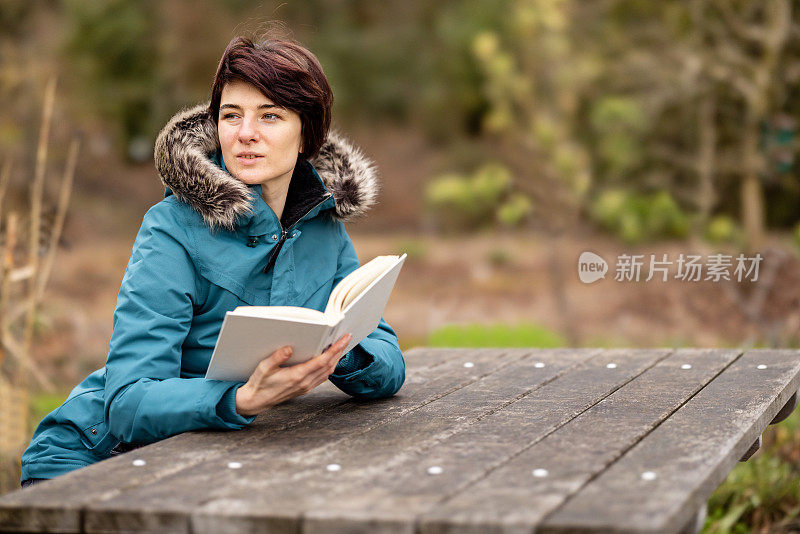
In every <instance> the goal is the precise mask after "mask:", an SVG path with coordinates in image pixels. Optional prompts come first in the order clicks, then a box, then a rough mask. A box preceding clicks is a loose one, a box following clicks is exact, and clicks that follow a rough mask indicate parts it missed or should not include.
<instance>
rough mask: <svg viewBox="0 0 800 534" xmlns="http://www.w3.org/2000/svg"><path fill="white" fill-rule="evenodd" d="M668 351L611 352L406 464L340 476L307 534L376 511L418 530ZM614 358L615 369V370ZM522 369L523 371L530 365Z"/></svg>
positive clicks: (374, 515) (377, 516) (313, 511)
mask: <svg viewBox="0 0 800 534" xmlns="http://www.w3.org/2000/svg"><path fill="white" fill-rule="evenodd" d="M668 352H669V351H668V350H640V351H607V352H605V353H603V354H601V355H599V356H597V357H595V358H592V359H591V360H589V361H587V362H584V363H581V364H580V365H577V366H575V367H574V368H572V369H570V370H569V372H567V373H564V374H563V375H561V376H559V377H558V379H556V380H553V381H551V382H549V383H546V384H544V385H543V386H542V387H539V388H536V389H532V390H531V391H529V392H528V394H527V395H525V396H521V397H519V398H517V399H515V401H514V402H513V403H509V404H508V405H506V406H504V407H503V408H502V409H500V410H497V411H495V412H493V413H491V414H488V415H487V416H486V417H484V418H481V419H479V420H476V421H474V422H472V424H470V425H469V426H466V427H465V428H464V429H463V430H462V431H460V432H459V433H457V434H454V435H452V436H450V437H449V438H447V439H446V440H442V441H441V442H439V443H437V444H435V446H433V447H430V448H428V449H427V450H423V451H420V452H419V453H418V454H416V455H415V456H413V457H411V458H408V460H407V461H406V462H404V463H403V464H402V465H398V466H396V467H395V468H393V469H391V470H384V471H381V472H379V473H376V474H375V475H373V476H368V475H369V473H364V474H361V473H359V472H358V471H354V472H353V473H352V476H351V477H349V478H347V479H345V480H341V481H340V483H341V484H343V487H344V489H345V491H341V492H338V493H335V494H333V495H329V494H328V493H327V492H326V493H325V495H326V499H325V500H324V502H323V503H321V504H320V505H319V506H315V507H311V508H310V510H309V511H308V513H307V514H306V515H305V518H304V524H303V532H308V533H322V532H325V533H328V532H330V533H337V532H349V531H350V529H352V528H353V527H354V526H355V525H357V524H359V523H360V522H361V521H362V520H363V518H364V517H370V519H371V520H372V521H373V524H381V521H383V522H384V524H383V529H382V531H383V532H413V531H414V530H415V522H416V519H417V517H418V516H419V515H421V514H423V513H424V512H426V511H430V510H436V509H438V508H439V504H438V503H439V502H440V501H441V500H443V499H444V498H446V497H447V496H449V495H453V494H456V493H459V492H461V491H465V488H470V489H468V490H466V491H470V492H471V485H472V484H474V483H475V482H476V481H478V480H481V479H484V478H485V477H486V476H487V473H492V472H494V471H495V470H498V469H499V468H500V466H503V465H504V464H506V463H508V462H509V460H510V459H512V458H515V457H516V456H518V455H519V454H520V453H522V452H524V451H525V450H526V449H528V448H530V447H531V446H532V445H533V444H535V443H537V442H540V441H542V440H547V439H548V437H549V436H551V435H553V433H554V432H555V433H557V432H559V430H558V429H559V428H561V427H562V426H564V425H566V424H569V422H570V421H571V420H573V419H574V418H575V417H576V416H579V414H581V413H585V411H586V410H588V409H591V407H593V406H595V405H596V404H597V403H598V402H601V401H602V399H605V398H607V397H608V395H610V394H613V392H614V391H617V390H618V388H620V387H623V386H624V385H625V384H626V383H628V382H630V381H631V380H634V379H635V377H637V376H639V375H640V374H641V373H642V372H645V371H646V370H647V369H649V368H650V367H651V366H652V365H654V364H655V363H656V362H658V361H659V360H661V359H662V358H664V357H665V356H666V355H667V354H668ZM609 364H616V367H613V368H609V367H608V365H609ZM519 371H520V375H521V376H524V374H525V373H524V370H523V369H519ZM430 466H438V467H440V468H441V469H442V472H441V473H440V474H438V475H435V476H434V475H429V474H428V472H427V469H428V468H429V467H430ZM478 504H479V505H485V506H489V507H491V503H486V502H481V501H480V500H479V501H478ZM528 504H529V503H527V502H525V503H524V504H523V505H522V507H523V508H524V507H525V506H527V505H528ZM400 518H405V521H406V525H405V528H397V526H398V523H399V520H400Z"/></svg>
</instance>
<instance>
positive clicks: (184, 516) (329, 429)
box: [86, 350, 530, 532]
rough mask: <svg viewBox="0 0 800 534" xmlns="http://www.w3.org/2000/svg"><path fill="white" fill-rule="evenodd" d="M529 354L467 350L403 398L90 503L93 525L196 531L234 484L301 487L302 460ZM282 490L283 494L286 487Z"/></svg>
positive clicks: (349, 406) (363, 404) (357, 407)
mask: <svg viewBox="0 0 800 534" xmlns="http://www.w3.org/2000/svg"><path fill="white" fill-rule="evenodd" d="M529 352H530V351H526V350H508V351H503V352H500V351H496V350H495V351H475V352H473V353H462V354H465V356H463V357H461V358H458V359H455V360H448V361H447V362H445V363H444V364H442V365H440V366H438V367H436V368H435V371H436V372H435V373H434V372H430V373H428V378H423V379H418V378H417V377H414V378H412V379H410V380H408V381H407V383H406V385H405V386H404V388H403V390H402V393H403V394H402V395H397V396H395V397H393V398H390V399H382V400H375V401H363V400H357V399H351V400H349V401H348V402H347V403H345V404H342V405H340V406H339V407H338V409H337V410H336V411H335V412H326V413H325V414H323V415H321V416H319V417H315V418H314V419H312V420H308V421H306V423H304V424H303V425H300V426H295V427H292V428H290V429H287V430H286V431H284V432H280V433H276V434H271V435H268V436H267V435H264V436H262V437H261V439H255V440H249V441H247V442H241V443H239V444H237V447H236V450H235V452H236V454H235V456H230V455H226V456H223V457H218V458H215V459H214V461H208V462H204V464H203V465H202V466H199V468H198V469H192V470H188V471H184V472H181V473H179V474H176V475H173V476H171V477H169V478H168V479H165V480H164V481H163V483H162V482H159V483H157V484H149V485H143V486H139V487H137V488H133V489H132V490H131V491H126V492H125V493H123V494H121V495H120V496H118V497H116V498H114V499H110V500H108V501H106V502H103V503H98V504H96V505H92V506H89V507H87V511H86V529H87V531H89V532H113V531H116V529H117V528H118V526H119V525H129V524H136V525H138V524H141V526H142V528H150V527H148V525H151V524H152V522H153V521H154V516H155V515H159V516H161V517H160V518H159V521H161V522H162V523H163V522H165V521H170V522H171V523H170V525H171V527H170V528H171V529H173V530H176V529H179V528H188V524H187V522H188V518H189V515H190V513H191V512H192V511H193V510H194V509H195V508H196V507H197V506H198V503H202V502H207V501H211V500H213V498H215V497H218V496H219V495H218V494H223V495H224V493H225V492H226V491H228V490H229V487H228V486H239V487H240V489H243V490H244V491H245V492H246V493H247V494H248V495H249V494H250V493H251V492H252V491H253V490H252V489H251V488H249V487H247V484H248V483H252V484H254V485H255V486H256V487H258V486H259V485H260V484H268V483H273V484H274V483H275V481H276V480H278V479H279V478H280V476H283V479H287V478H288V479H289V481H290V482H292V483H293V484H294V485H297V484H299V483H300V482H301V481H299V480H298V479H297V468H296V464H297V463H298V462H301V461H302V458H304V457H308V456H311V455H315V454H319V453H320V451H323V450H325V449H328V448H331V447H341V446H346V445H342V442H344V441H346V440H354V439H357V438H358V436H359V435H361V434H364V433H366V432H370V431H375V429H380V428H381V427H382V426H384V425H386V424H389V423H392V422H394V421H399V420H403V419H404V417H403V416H404V415H405V414H408V413H415V412H416V411H419V410H422V409H425V408H426V407H428V406H429V405H430V404H431V403H433V402H437V403H438V402H440V401H441V399H442V398H448V397H450V396H451V395H453V394H457V393H458V391H460V390H461V389H462V388H464V387H466V386H469V385H471V384H473V383H475V382H477V381H479V380H480V378H481V376H483V375H484V374H488V373H492V372H497V370H502V369H504V368H506V367H509V366H510V364H511V363H513V362H514V361H516V360H519V359H521V358H523V357H525V356H527V355H528V354H529ZM466 360H471V361H472V362H474V367H469V368H468V367H464V365H463V363H465V361H466ZM486 402H490V400H489V399H487V401H486ZM369 454H371V455H375V454H378V451H373V450H370V451H369ZM229 461H237V462H240V463H242V464H243V466H245V467H244V468H243V469H241V470H231V469H229V468H228V467H227V465H228V462H229ZM253 466H255V467H253ZM277 489H278V491H282V489H281V487H278V488H277ZM258 491H263V488H260V487H258ZM223 498H224V497H223ZM231 504H232V503H231ZM282 512H284V513H285V512H286V510H282ZM193 530H195V529H193Z"/></svg>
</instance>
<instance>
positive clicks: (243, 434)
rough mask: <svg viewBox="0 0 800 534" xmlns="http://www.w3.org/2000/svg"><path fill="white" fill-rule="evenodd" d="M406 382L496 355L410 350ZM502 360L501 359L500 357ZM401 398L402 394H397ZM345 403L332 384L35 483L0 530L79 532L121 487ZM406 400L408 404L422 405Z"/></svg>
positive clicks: (0, 507)
mask: <svg viewBox="0 0 800 534" xmlns="http://www.w3.org/2000/svg"><path fill="white" fill-rule="evenodd" d="M404 356H405V360H406V375H407V382H410V383H413V382H414V381H416V380H419V378H418V377H419V376H422V375H425V374H427V373H429V372H430V371H431V370H433V369H436V368H437V367H438V366H440V365H443V364H444V363H446V362H447V361H452V360H458V361H459V362H460V361H462V360H465V359H476V360H478V359H489V360H491V359H494V358H496V357H498V356H497V351H490V350H483V351H475V350H470V349H427V348H419V349H412V350H410V351H407V352H405V353H404ZM501 357H502V356H501ZM401 391H402V392H403V393H402V394H405V393H404V390H401ZM348 401H349V397H348V396H347V395H345V394H344V393H342V392H341V391H339V390H338V389H337V388H336V387H335V386H333V385H332V384H331V383H327V384H324V385H322V386H320V387H318V388H317V389H315V390H314V391H313V392H312V393H311V394H309V395H305V396H302V397H299V398H296V399H292V400H291V401H289V402H286V403H284V404H281V405H279V406H276V407H275V408H273V409H272V410H270V411H269V412H268V413H265V414H262V415H261V416H260V417H259V418H258V419H257V420H256V421H255V422H254V423H253V424H252V425H250V426H249V427H247V428H245V429H242V430H240V431H238V432H237V433H236V439H227V436H222V435H221V434H223V433H220V432H187V433H184V434H181V435H178V436H175V437H173V438H170V439H168V440H164V441H161V442H158V443H154V444H152V445H149V446H147V447H144V448H142V449H138V450H137V451H134V452H132V453H128V454H125V455H121V456H119V457H116V458H111V459H108V460H105V461H102V462H99V463H97V464H95V465H92V466H89V467H86V468H84V469H80V470H78V471H74V472H72V473H69V474H67V475H64V476H61V477H57V478H55V479H53V480H51V481H48V482H43V483H40V484H37V485H36V486H33V487H30V488H27V489H25V490H23V491H16V492H14V493H10V494H8V495H4V496H3V497H0V527H2V528H3V529H4V530H8V531H12V530H15V529H16V531H19V532H24V531H49V532H65V533H69V532H79V531H80V522H81V518H80V510H81V509H82V507H83V506H84V505H86V504H87V503H90V502H99V501H103V500H106V499H109V498H113V497H114V496H116V495H118V494H119V493H120V492H122V491H125V489H126V488H131V487H135V486H137V485H140V484H146V483H152V482H155V481H157V480H159V479H161V478H163V477H166V476H169V475H171V474H173V473H175V472H179V471H181V470H183V469H188V468H191V467H192V466H195V465H198V464H200V463H202V462H204V461H209V459H210V458H213V457H215V456H216V455H225V454H226V451H228V450H229V449H231V448H235V447H237V446H238V445H239V444H240V443H241V442H243V441H246V440H248V439H250V438H251V437H252V436H258V437H259V439H261V438H262V437H263V436H264V435H265V434H269V433H273V432H277V433H279V432H282V431H284V430H286V429H287V428H291V427H292V426H295V425H300V424H303V423H304V422H305V421H306V420H308V419H311V418H313V417H315V416H320V414H323V413H324V412H326V411H330V410H335V409H336V407H337V406H339V405H341V404H343V403H346V402H348ZM425 401H426V399H425V398H419V397H415V396H410V397H408V402H409V403H413V402H420V403H422V402H425ZM132 455H136V456H137V457H139V456H144V455H146V457H147V469H141V468H139V467H135V466H132V465H131V459H132V457H133V456H132Z"/></svg>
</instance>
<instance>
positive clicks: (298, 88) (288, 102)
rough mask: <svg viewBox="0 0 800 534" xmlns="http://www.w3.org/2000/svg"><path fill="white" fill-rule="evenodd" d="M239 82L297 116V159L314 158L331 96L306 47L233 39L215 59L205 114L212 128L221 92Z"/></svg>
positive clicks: (324, 129)
mask: <svg viewBox="0 0 800 534" xmlns="http://www.w3.org/2000/svg"><path fill="white" fill-rule="evenodd" d="M234 80H240V81H243V82H247V83H249V84H251V85H253V86H255V87H256V89H258V90H259V91H261V92H262V93H263V94H264V95H265V96H266V97H267V98H269V99H270V100H272V102H273V103H275V104H277V105H279V106H282V107H284V108H286V109H290V110H292V111H294V112H296V113H297V114H298V115H300V122H301V124H302V130H301V133H300V135H301V137H302V140H303V152H302V153H301V154H300V157H301V158H304V159H310V158H313V157H314V156H316V155H317V153H318V152H319V150H320V148H321V147H322V144H323V143H324V142H325V138H326V137H327V135H328V129H329V128H330V126H331V106H332V105H333V91H331V87H330V85H329V84H328V79H327V78H326V77H325V73H324V72H322V66H321V65H320V64H319V60H318V59H317V58H316V56H314V54H313V53H311V51H310V50H308V49H307V48H305V47H303V46H301V45H299V44H297V43H295V42H292V41H289V40H286V39H265V40H263V41H260V42H258V43H254V42H253V41H252V40H251V39H248V38H247V37H241V36H239V37H234V38H233V39H232V40H231V42H230V43H228V47H227V48H225V53H224V54H222V58H221V59H220V60H219V66H218V67H217V73H216V74H215V75H214V83H213V84H212V85H211V102H210V103H209V105H208V111H209V113H210V114H211V116H212V117H213V119H214V123H217V120H218V116H219V106H220V101H221V99H222V89H223V87H225V84H227V83H229V82H231V81H234Z"/></svg>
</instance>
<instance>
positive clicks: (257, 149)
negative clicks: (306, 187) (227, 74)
mask: <svg viewBox="0 0 800 534" xmlns="http://www.w3.org/2000/svg"><path fill="white" fill-rule="evenodd" d="M217 124H218V126H217V132H218V135H219V144H220V147H221V148H222V158H223V159H224V160H225V167H227V169H228V172H230V173H231V174H232V175H233V176H235V177H236V178H238V179H239V180H241V181H243V182H244V183H246V184H248V185H252V184H265V183H267V182H269V181H271V180H276V179H277V180H279V179H281V178H286V179H287V180H288V179H291V176H292V171H293V170H294V166H295V163H297V154H298V153H299V152H301V151H302V149H303V147H302V146H301V145H302V141H301V137H300V131H301V122H300V115H298V114H297V113H296V112H294V111H291V110H288V109H284V108H282V107H279V106H276V105H275V104H274V103H273V102H272V101H271V100H270V99H269V98H267V97H266V96H264V95H263V94H261V92H260V91H259V90H258V89H256V88H255V87H254V86H252V85H250V84H249V83H246V82H242V81H233V82H230V83H228V84H226V85H225V87H223V89H222V99H221V101H220V106H219V117H218V121H217Z"/></svg>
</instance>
